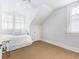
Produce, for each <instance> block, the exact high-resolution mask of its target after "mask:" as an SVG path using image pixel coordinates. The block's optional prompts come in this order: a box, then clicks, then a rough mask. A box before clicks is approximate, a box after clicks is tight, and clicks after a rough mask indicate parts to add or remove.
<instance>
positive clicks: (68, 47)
mask: <svg viewBox="0 0 79 59" xmlns="http://www.w3.org/2000/svg"><path fill="white" fill-rule="evenodd" d="M41 41H44V42H47V43H49V44H53V45H56V46H59V47H61V48H64V49H67V50H70V51H73V52H77V53H79V48H78V47H72V46H69V45H66V44H62V43H59V42H54V41H48V40H44V39H43V40H41Z"/></svg>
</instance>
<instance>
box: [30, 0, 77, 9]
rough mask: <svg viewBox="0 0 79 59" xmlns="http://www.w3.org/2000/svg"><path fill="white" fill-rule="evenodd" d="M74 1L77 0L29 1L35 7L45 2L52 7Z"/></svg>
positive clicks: (58, 6)
mask: <svg viewBox="0 0 79 59" xmlns="http://www.w3.org/2000/svg"><path fill="white" fill-rule="evenodd" d="M75 1H78V0H31V3H32V4H33V5H34V6H36V7H38V6H40V5H42V4H46V5H49V6H51V7H52V8H60V7H62V6H64V5H67V4H70V3H73V2H75Z"/></svg>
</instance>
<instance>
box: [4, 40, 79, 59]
mask: <svg viewBox="0 0 79 59" xmlns="http://www.w3.org/2000/svg"><path fill="white" fill-rule="evenodd" d="M3 59H79V54H78V53H74V52H72V51H68V50H65V49H63V48H60V47H57V46H54V45H51V44H48V43H45V42H42V41H37V42H34V43H33V44H32V45H31V46H28V47H25V48H22V49H18V50H15V51H13V52H11V56H10V57H7V56H6V55H5V54H3Z"/></svg>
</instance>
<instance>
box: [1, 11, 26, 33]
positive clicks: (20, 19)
mask: <svg viewBox="0 0 79 59" xmlns="http://www.w3.org/2000/svg"><path fill="white" fill-rule="evenodd" d="M25 29H26V27H25V17H24V16H23V15H20V14H18V13H10V12H7V13H3V14H2V31H3V32H7V33H11V34H22V33H23V32H25Z"/></svg>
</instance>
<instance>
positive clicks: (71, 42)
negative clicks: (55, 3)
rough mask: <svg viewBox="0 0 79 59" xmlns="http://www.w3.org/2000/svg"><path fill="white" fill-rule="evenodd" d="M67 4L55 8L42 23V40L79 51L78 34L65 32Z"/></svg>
mask: <svg viewBox="0 0 79 59" xmlns="http://www.w3.org/2000/svg"><path fill="white" fill-rule="evenodd" d="M67 11H68V6H65V7H63V8H60V9H57V10H55V11H54V12H53V13H52V15H51V16H50V17H49V19H47V21H46V22H45V23H44V24H43V37H42V38H43V40H45V41H48V42H52V43H53V42H55V43H56V44H57V43H58V44H62V45H63V46H62V45H59V46H62V47H65V48H67V49H70V50H73V51H77V52H79V50H78V48H79V34H69V33H67V25H68V23H67V20H68V21H69V18H67V17H69V15H68V14H69V13H68V12H67Z"/></svg>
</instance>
